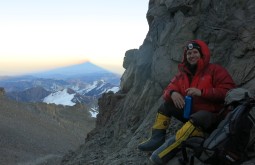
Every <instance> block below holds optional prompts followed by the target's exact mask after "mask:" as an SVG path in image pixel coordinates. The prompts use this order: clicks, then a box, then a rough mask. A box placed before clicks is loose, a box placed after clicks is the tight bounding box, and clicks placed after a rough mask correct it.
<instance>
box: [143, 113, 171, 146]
mask: <svg viewBox="0 0 255 165" xmlns="http://www.w3.org/2000/svg"><path fill="white" fill-rule="evenodd" d="M169 121H170V118H169V117H168V116H165V115H162V114H160V113H158V114H157V117H156V121H155V123H154V125H153V127H152V133H151V137H150V139H148V140H147V141H145V142H143V143H141V144H139V145H138V149H139V150H141V151H154V150H156V149H157V148H158V147H160V146H161V145H162V144H163V143H164V142H165V137H166V129H167V128H168V126H169Z"/></svg>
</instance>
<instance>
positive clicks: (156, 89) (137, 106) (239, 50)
mask: <svg viewBox="0 0 255 165" xmlns="http://www.w3.org/2000/svg"><path fill="white" fill-rule="evenodd" d="M148 6H149V8H148V12H147V20H148V24H149V32H148V33H147V36H146V38H145V40H144V42H143V44H142V45H141V46H140V48H139V49H132V50H128V51H127V52H126V54H125V59H124V63H123V67H124V68H125V69H126V71H125V72H124V74H123V75H122V78H121V91H120V92H119V93H117V94H105V95H103V96H102V98H100V100H99V111H100V113H99V115H98V118H97V125H96V128H95V129H94V130H93V131H92V132H90V134H89V135H88V136H87V138H86V142H85V144H84V145H83V146H81V147H80V148H79V149H78V150H76V151H74V152H71V153H70V154H68V155H66V156H65V157H64V158H63V160H62V164H63V165H67V164H68V165H71V164H74V165H76V164H104V165H106V164H111V165H118V164H149V161H148V155H147V154H146V153H142V152H140V151H138V150H137V149H136V148H137V145H138V144H139V143H140V142H141V141H142V140H144V138H146V137H148V136H149V132H150V127H151V126H152V123H153V121H154V118H155V114H156V111H157V108H158V107H159V105H160V104H161V103H162V101H163V100H162V97H161V95H162V91H163V89H164V88H165V87H166V86H167V84H168V83H169V80H170V79H171V78H172V77H173V75H174V74H176V72H177V65H178V63H180V62H181V60H182V52H183V46H184V44H185V42H186V41H188V40H192V39H201V40H204V41H205V42H206V43H207V44H208V45H209V48H210V50H211V54H212V56H211V62H212V63H218V64H220V65H222V66H224V67H225V68H226V69H227V70H228V71H229V73H230V74H231V75H232V76H233V79H234V81H235V83H236V84H237V85H238V86H241V87H244V88H247V89H251V90H254V89H255V86H254V84H255V64H254V62H255V55H254V53H255V51H254V49H255V21H254V19H255V3H254V1H253V0H224V1H222V0H150V1H149V5H148ZM177 124H178V123H177ZM175 129H176V125H175V121H174V123H173V124H172V127H171V128H170V131H172V132H174V131H175Z"/></svg>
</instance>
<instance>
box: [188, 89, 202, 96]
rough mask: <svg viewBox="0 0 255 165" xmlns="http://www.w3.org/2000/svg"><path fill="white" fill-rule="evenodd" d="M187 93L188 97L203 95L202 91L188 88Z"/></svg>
mask: <svg viewBox="0 0 255 165" xmlns="http://www.w3.org/2000/svg"><path fill="white" fill-rule="evenodd" d="M185 92H186V93H187V95H188V96H201V94H202V92H201V90H200V89H197V88H188V89H186V91H185Z"/></svg>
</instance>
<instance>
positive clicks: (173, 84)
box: [163, 75, 180, 102]
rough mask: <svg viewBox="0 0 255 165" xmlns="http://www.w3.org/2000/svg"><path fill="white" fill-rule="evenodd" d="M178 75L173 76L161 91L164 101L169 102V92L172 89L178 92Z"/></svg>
mask: <svg viewBox="0 0 255 165" xmlns="http://www.w3.org/2000/svg"><path fill="white" fill-rule="evenodd" d="M178 77H179V76H178V75H177V76H175V77H174V78H173V79H172V80H171V81H170V83H169V84H168V86H167V87H166V88H165V90H164V92H163V98H164V100H165V101H167V102H169V101H171V100H172V99H171V94H170V93H171V92H172V91H177V92H179V91H180V89H179V80H178Z"/></svg>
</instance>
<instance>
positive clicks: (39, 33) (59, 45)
mask: <svg viewBox="0 0 255 165" xmlns="http://www.w3.org/2000/svg"><path fill="white" fill-rule="evenodd" d="M148 3H149V0H0V76H5V75H19V74H26V73H30V72H37V71H43V70H49V69H53V68H57V67H62V66H68V65H73V64H80V63H82V62H86V61H90V62H92V63H94V64H96V65H98V66H101V67H103V68H105V69H107V70H110V71H112V72H115V73H119V74H122V73H123V72H124V68H123V67H122V64H123V59H124V56H125V52H126V51H127V50H129V49H134V48H139V47H140V46H141V45H142V43H143V40H144V39H145V37H146V34H147V32H148V29H149V27H148V23H147V20H146V13H147V10H148Z"/></svg>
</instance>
